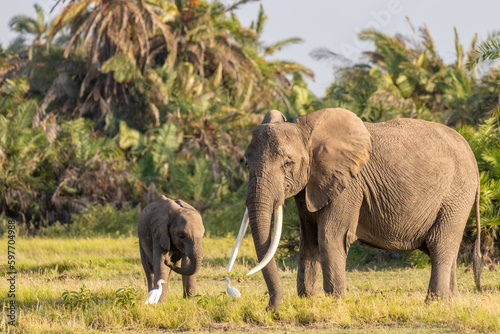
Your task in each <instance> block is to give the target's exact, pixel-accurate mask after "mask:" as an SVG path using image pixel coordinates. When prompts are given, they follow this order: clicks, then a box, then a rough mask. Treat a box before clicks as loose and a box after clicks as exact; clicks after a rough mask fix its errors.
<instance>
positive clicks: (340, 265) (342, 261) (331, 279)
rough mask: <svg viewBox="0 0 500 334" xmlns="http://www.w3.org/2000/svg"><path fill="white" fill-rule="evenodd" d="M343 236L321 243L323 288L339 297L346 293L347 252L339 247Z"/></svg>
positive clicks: (329, 293)
mask: <svg viewBox="0 0 500 334" xmlns="http://www.w3.org/2000/svg"><path fill="white" fill-rule="evenodd" d="M341 239H342V238H336V239H332V240H328V241H324V242H322V243H320V253H321V269H322V270H323V289H324V290H325V293H326V294H327V295H333V296H335V297H339V296H341V295H343V294H344V292H345V289H346V284H345V266H346V259H347V254H346V252H345V251H344V249H343V247H339V243H340V244H341V243H342V240H341Z"/></svg>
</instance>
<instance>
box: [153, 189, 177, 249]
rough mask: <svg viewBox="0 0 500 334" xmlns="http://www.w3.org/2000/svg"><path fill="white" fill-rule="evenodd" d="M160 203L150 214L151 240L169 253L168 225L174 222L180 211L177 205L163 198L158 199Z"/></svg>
mask: <svg viewBox="0 0 500 334" xmlns="http://www.w3.org/2000/svg"><path fill="white" fill-rule="evenodd" d="M158 201H160V203H159V205H158V206H157V207H156V209H155V210H154V211H153V212H151V220H150V221H149V223H150V224H151V231H152V233H153V238H155V240H156V241H157V242H158V243H159V244H160V246H161V247H162V248H163V249H164V250H166V251H169V250H170V247H171V241H170V224H171V223H172V222H173V221H175V219H174V215H175V214H176V211H178V209H180V206H179V204H177V203H175V202H174V201H172V200H170V199H167V198H166V197H165V198H163V197H162V198H160V199H158Z"/></svg>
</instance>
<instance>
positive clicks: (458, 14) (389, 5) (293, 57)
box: [0, 0, 500, 96]
mask: <svg viewBox="0 0 500 334" xmlns="http://www.w3.org/2000/svg"><path fill="white" fill-rule="evenodd" d="M2 2H3V3H4V6H3V8H2V11H0V43H1V44H2V45H3V46H4V47H6V46H8V44H9V41H11V40H13V39H14V38H15V36H16V34H15V33H13V32H11V31H10V29H9V27H8V22H9V20H10V19H11V18H12V17H13V16H14V15H18V14H27V15H30V16H35V10H34V8H33V4H34V3H36V2H37V3H39V4H41V5H42V7H43V8H44V9H45V10H46V13H47V15H48V13H49V11H50V9H51V8H52V6H53V4H54V3H55V0H10V1H9V0H2ZM223 2H224V3H230V2H232V1H230V0H223ZM260 3H262V5H263V6H264V11H265V13H266V14H267V16H268V21H267V24H266V26H265V28H264V31H263V35H262V37H263V42H264V43H265V44H272V43H274V42H277V41H280V40H283V39H287V38H290V37H300V38H302V39H303V40H304V43H301V44H296V45H292V46H289V47H288V48H286V49H284V50H283V51H281V52H279V53H276V57H277V58H279V59H283V60H290V61H296V62H299V63H301V64H303V65H305V66H307V67H309V68H310V69H311V70H313V72H314V73H315V75H316V78H315V80H314V81H308V86H309V88H310V89H311V90H312V91H313V92H314V93H315V94H316V95H318V96H322V95H323V93H324V91H325V89H326V88H327V87H328V86H329V85H330V84H331V83H332V82H333V80H334V75H333V64H332V63H328V62H320V61H316V60H314V59H312V58H311V56H310V53H311V51H312V50H314V49H315V48H319V47H326V48H328V49H330V50H331V51H333V52H336V53H338V54H342V55H344V56H346V57H347V58H349V59H352V60H353V61H357V60H358V59H359V56H360V52H361V50H368V49H373V47H372V46H371V45H370V43H366V42H365V43H361V42H360V41H359V40H358V39H357V38H356V35H357V32H359V31H360V30H362V29H365V28H377V29H378V30H381V31H382V32H384V33H387V34H390V35H393V34H395V33H402V34H404V35H408V36H415V35H414V34H413V32H412V30H411V28H410V26H409V24H408V22H407V21H406V18H405V17H406V16H408V17H409V19H410V21H411V22H412V24H413V26H414V27H415V28H417V29H418V27H420V26H423V25H424V24H426V25H427V27H428V28H429V30H430V32H431V34H432V36H433V37H434V41H435V45H436V47H437V50H438V52H439V54H440V55H441V56H442V57H443V58H444V59H445V60H446V61H447V62H451V61H454V60H455V46H454V33H453V27H456V28H457V31H458V34H459V36H460V41H461V43H462V44H463V46H464V49H465V51H467V50H468V49H469V45H470V43H471V41H472V38H473V36H474V34H475V33H478V36H479V40H484V39H486V37H487V36H488V33H491V32H493V31H496V30H500V22H499V20H498V15H499V13H500V1H498V0H478V1H475V2H472V1H466V0H440V1H439V0H352V1H339V0H308V1H304V0H263V1H261V2H260ZM260 3H259V2H257V3H250V4H247V5H244V6H242V8H241V9H240V10H238V11H237V12H236V14H237V15H238V17H239V18H240V20H241V22H242V24H244V25H246V26H248V25H250V23H251V22H252V21H253V20H256V18H257V13H258V9H259V4H260ZM6 4H7V5H6ZM60 8H62V7H61V6H60V7H59V8H56V10H55V11H56V12H58V11H60ZM52 16H53V15H52ZM417 34H418V31H417Z"/></svg>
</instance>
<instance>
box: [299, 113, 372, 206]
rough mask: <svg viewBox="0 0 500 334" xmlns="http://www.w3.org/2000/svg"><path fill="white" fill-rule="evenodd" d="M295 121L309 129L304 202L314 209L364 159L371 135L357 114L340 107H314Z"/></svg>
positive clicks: (337, 189)
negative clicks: (308, 163)
mask: <svg viewBox="0 0 500 334" xmlns="http://www.w3.org/2000/svg"><path fill="white" fill-rule="evenodd" d="M296 123H298V124H302V125H303V126H304V127H305V128H306V129H307V130H308V131H310V140H309V145H310V147H309V152H310V161H311V167H310V175H309V181H308V183H307V185H306V204H307V209H308V210H309V211H310V212H315V211H318V210H319V209H321V208H322V207H324V206H325V205H326V204H328V201H332V200H334V199H335V197H337V196H338V195H339V194H340V193H341V192H342V191H343V190H344V189H345V188H346V187H347V186H348V185H349V183H350V182H351V181H352V179H353V177H354V176H356V175H357V174H358V173H359V172H360V170H361V168H362V167H363V166H364V165H365V164H366V163H367V162H368V159H369V157H370V153H371V149H372V142H371V136H370V133H369V132H368V130H367V129H366V127H365V125H364V124H363V122H362V121H361V119H360V118H359V117H358V116H356V115H355V114H354V113H352V112H350V111H348V110H345V109H341V108H334V109H323V110H318V111H316V112H312V113H310V114H307V115H305V116H302V117H299V118H298V119H297V120H296Z"/></svg>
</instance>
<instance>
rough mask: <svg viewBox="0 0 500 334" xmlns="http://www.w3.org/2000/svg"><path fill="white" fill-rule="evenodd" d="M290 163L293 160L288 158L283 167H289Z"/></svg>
mask: <svg viewBox="0 0 500 334" xmlns="http://www.w3.org/2000/svg"><path fill="white" fill-rule="evenodd" d="M292 165H293V161H291V160H289V161H286V162H285V164H284V165H283V167H285V168H288V167H291V166H292Z"/></svg>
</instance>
